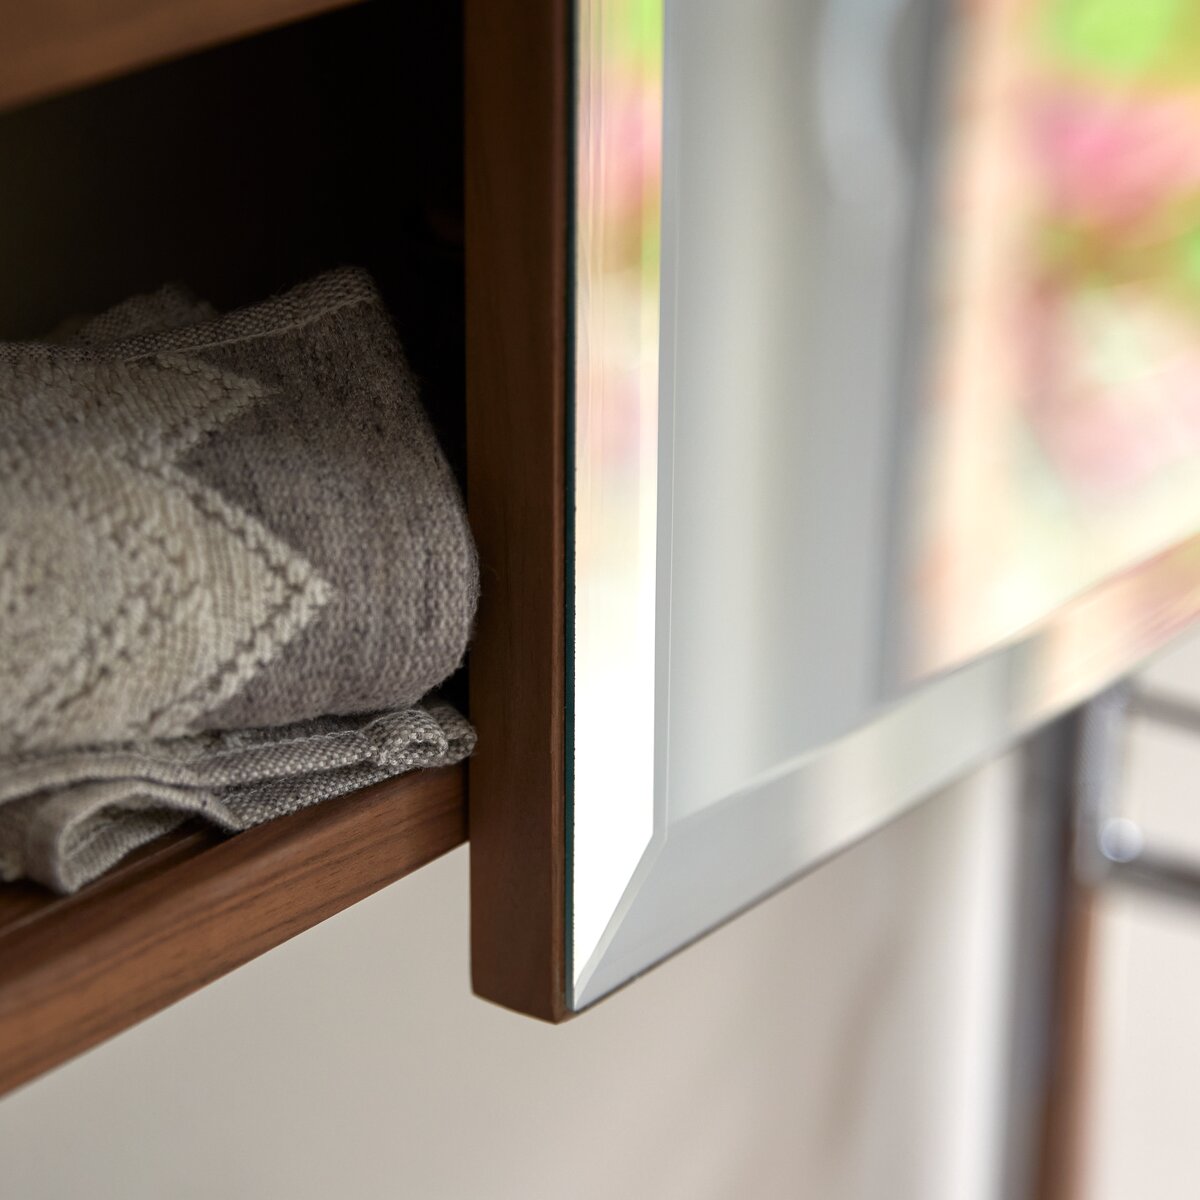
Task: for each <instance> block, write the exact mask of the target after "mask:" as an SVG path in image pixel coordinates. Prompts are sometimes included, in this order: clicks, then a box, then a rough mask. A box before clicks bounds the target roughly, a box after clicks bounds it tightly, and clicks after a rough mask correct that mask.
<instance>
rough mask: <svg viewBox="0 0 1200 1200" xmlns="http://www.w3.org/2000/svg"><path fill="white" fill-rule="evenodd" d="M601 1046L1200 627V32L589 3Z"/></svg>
mask: <svg viewBox="0 0 1200 1200" xmlns="http://www.w3.org/2000/svg"><path fill="white" fill-rule="evenodd" d="M575 34H576V37H575V42H576V64H575V65H576V93H575V97H576V104H575V113H574V116H575V134H574V147H575V159H574V170H575V177H574V191H573V204H574V237H573V262H574V281H573V303H572V305H571V321H572V323H573V335H574V339H573V376H572V380H571V383H570V388H569V403H570V424H569V434H568V440H569V453H570V459H569V463H568V480H569V485H570V489H571V491H570V496H571V502H570V503H569V504H568V510H567V515H568V520H569V522H570V532H569V535H568V547H569V561H568V576H567V578H568V602H567V647H568V664H569V665H568V689H567V694H568V708H569V713H568V724H567V729H568V736H567V778H568V783H567V830H568V846H567V855H568V863H569V873H568V890H567V914H566V925H567V929H568V931H569V933H568V980H567V987H568V1001H569V1004H570V1006H571V1007H573V1008H576V1009H578V1008H582V1007H585V1006H586V1005H588V1004H590V1003H591V1002H593V1001H594V1000H596V999H598V998H600V997H601V996H603V995H605V994H606V993H607V992H609V991H611V990H612V989H613V988H615V987H618V986H620V985H621V984H622V983H624V982H626V981H627V980H628V979H630V978H632V977H633V976H634V975H636V974H637V973H638V972H640V971H642V970H644V969H645V968H647V967H648V966H650V965H652V964H653V963H654V962H656V961H658V960H659V959H661V958H662V957H664V956H666V955H668V954H670V953H671V952H672V951H674V950H675V949H677V948H679V947H680V946H682V945H684V944H686V943H687V942H689V941H691V940H692V939H694V938H695V937H697V936H699V935H700V934H702V933H703V932H705V931H706V930H708V929H710V928H712V927H713V926H714V925H716V924H719V923H720V922H721V921H723V920H725V919H726V918H728V917H729V916H731V915H732V914H734V913H736V912H738V911H739V910H740V909H742V908H744V907H746V906H747V905H749V904H751V903H753V902H754V901H756V900H757V899H759V898H761V897H763V896H765V895H767V894H768V893H770V892H771V891H773V890H774V889H776V888H778V887H780V886H781V885H783V884H784V883H786V882H787V881H788V880H790V879H792V878H794V877H795V876H797V875H798V874H800V873H801V872H803V871H805V870H807V869H809V868H811V867H812V866H814V865H815V864H817V863H819V862H820V861H822V860H823V859H825V858H827V857H828V856H829V855H831V854H833V853H835V852H837V851H838V850H840V849H842V848H844V847H846V846H848V845H850V844H851V843H852V842H854V841H855V840H857V839H859V838H861V837H863V836H865V835H867V834H869V833H870V832H871V831H872V830H874V829H876V828H878V827H879V826H880V825H881V824H882V823H884V822H886V821H888V820H890V819H891V818H893V817H894V816H896V815H897V814H898V813H900V812H901V811H903V810H904V809H905V808H906V807H908V806H910V805H912V804H913V803H915V802H917V801H919V800H920V799H922V798H924V797H925V796H928V795H929V794H930V793H932V792H933V791H935V790H936V789H938V788H939V787H941V786H943V785H945V784H947V783H948V782H950V781H951V780H952V779H953V778H954V777H955V776H957V775H958V774H960V773H962V772H963V771H965V770H967V769H968V768H969V767H970V766H971V765H972V764H974V763H977V762H979V761H980V760H981V759H983V758H984V757H985V756H987V755H989V754H991V753H994V752H995V751H996V750H998V749H999V748H1000V747H1001V746H1003V745H1004V744H1005V743H1006V742H1008V741H1010V740H1012V739H1014V738H1016V737H1018V736H1020V735H1022V734H1024V733H1026V732H1028V731H1029V730H1031V729H1033V728H1034V727H1036V726H1037V725H1039V724H1041V723H1043V722H1045V721H1047V720H1049V719H1050V718H1052V717H1053V716H1055V715H1057V714H1058V713H1060V712H1061V711H1063V710H1064V709H1065V708H1067V707H1069V706H1071V705H1073V704H1075V703H1077V702H1079V701H1081V700H1082V699H1084V698H1086V697H1087V696H1089V695H1091V694H1093V693H1094V692H1096V691H1097V690H1099V689H1100V688H1101V687H1103V686H1105V685H1106V684H1107V683H1109V682H1110V681H1111V680H1112V679H1113V678H1115V677H1117V676H1118V675H1120V674H1122V673H1124V672H1125V671H1127V670H1129V669H1130V668H1131V667H1132V666H1133V665H1134V664H1135V663H1137V662H1138V661H1140V660H1141V659H1143V658H1144V657H1146V656H1147V655H1148V654H1149V653H1151V652H1152V651H1154V650H1155V649H1157V648H1159V647H1160V646H1162V645H1163V644H1165V642H1166V641H1167V640H1169V639H1170V637H1171V636H1172V635H1173V634H1174V633H1176V632H1177V631H1178V630H1180V629H1182V628H1183V627H1185V626H1186V625H1187V624H1189V623H1190V622H1191V621H1192V620H1193V618H1194V617H1195V615H1196V612H1197V607H1198V604H1200V541H1197V539H1196V536H1195V535H1196V532H1197V530H1200V16H1197V15H1196V12H1195V10H1194V8H1193V7H1192V6H1188V5H1182V4H1166V3H1155V4H1146V3H1145V0H1020V2H1017V3H985V4H978V3H973V4H968V3H966V0H814V2H813V3H805V4H798V3H795V0H738V2H737V3H731V2H730V0H578V7H577V24H576V30H575Z"/></svg>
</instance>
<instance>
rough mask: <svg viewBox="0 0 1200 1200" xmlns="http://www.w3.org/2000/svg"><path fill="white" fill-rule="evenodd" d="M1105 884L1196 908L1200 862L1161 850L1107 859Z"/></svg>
mask: <svg viewBox="0 0 1200 1200" xmlns="http://www.w3.org/2000/svg"><path fill="white" fill-rule="evenodd" d="M1105 881H1106V882H1109V883H1115V884H1119V885H1121V886H1123V887H1132V888H1138V889H1140V890H1142V891H1146V892H1153V893H1155V894H1156V895H1160V896H1169V897H1171V898H1173V899H1175V900H1184V901H1186V902H1188V903H1190V904H1195V905H1198V906H1200V862H1198V861H1196V860H1195V859H1189V858H1185V857H1184V856H1182V855H1178V854H1171V853H1169V852H1164V851H1161V850H1155V849H1152V848H1151V849H1147V850H1143V851H1142V852H1141V853H1140V854H1138V855H1137V857H1135V858H1131V859H1126V860H1121V859H1109V860H1108V869H1107V871H1106V873H1105Z"/></svg>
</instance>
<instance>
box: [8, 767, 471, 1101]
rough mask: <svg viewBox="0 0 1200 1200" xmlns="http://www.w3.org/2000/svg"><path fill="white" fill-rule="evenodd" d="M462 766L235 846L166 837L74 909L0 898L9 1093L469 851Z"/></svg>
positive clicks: (206, 838)
mask: <svg viewBox="0 0 1200 1200" xmlns="http://www.w3.org/2000/svg"><path fill="white" fill-rule="evenodd" d="M464 777H465V776H464V771H463V768H462V767H461V766H456V767H444V768H440V769H438V770H431V771H419V772H414V773H413V774H410V775H405V776H402V777H400V778H399V779H394V780H389V781H387V782H385V783H381V784H377V785H376V786H374V787H371V788H366V789H364V790H363V791H361V792H356V793H354V794H353V795H350V796H344V797H342V798H340V799H337V800H330V801H326V802H325V803H323V804H318V805H315V806H313V807H312V808H308V809H304V810H303V811H301V812H298V813H294V814H293V815H291V816H288V817H282V818H280V819H279V820H276V821H271V822H269V823H268V824H266V825H261V826H259V827H258V828H257V829H252V830H249V831H248V832H246V833H242V834H239V835H237V836H236V837H232V838H229V839H226V840H220V839H218V838H217V837H216V836H215V835H214V834H212V833H211V832H208V831H206V830H200V829H189V830H184V831H181V832H179V833H177V834H174V835H172V836H170V837H167V838H162V839H160V840H159V841H157V842H155V843H153V844H152V845H151V846H148V847H146V848H145V849H144V850H143V851H141V852H140V853H138V854H137V855H134V856H132V857H131V858H130V859H128V860H127V861H126V862H125V863H124V864H122V865H121V866H120V867H117V868H116V869H114V870H113V871H110V872H109V873H108V874H107V875H105V876H104V877H103V878H101V879H99V880H97V881H96V882H95V883H94V884H92V885H91V886H89V887H87V888H85V889H83V890H82V891H81V892H78V893H77V894H76V895H74V896H68V897H57V896H52V895H50V894H49V893H48V892H45V891H42V890H41V889H39V888H35V887H32V886H25V885H8V886H3V887H0V1094H2V1093H4V1092H6V1091H9V1090H10V1089H12V1088H14V1087H16V1086H18V1085H19V1084H21V1083H24V1082H26V1081H27V1080H30V1079H32V1078H34V1077H35V1076H36V1075H40V1074H41V1073H42V1072H44V1071H47V1070H49V1069H50V1068H51V1067H54V1066H56V1065H58V1064H59V1063H61V1062H63V1061H65V1060H66V1059H68V1058H71V1057H73V1056H74V1055H76V1054H79V1053H80V1052H81V1051H83V1050H86V1049H88V1048H89V1047H91V1046H94V1045H96V1043H98V1042H101V1041H103V1040H105V1039H106V1038H109V1037H111V1036H112V1035H113V1034H116V1033H119V1032H120V1031H121V1030H123V1029H126V1028H128V1027H129V1026H130V1025H133V1024H135V1023H136V1022H138V1021H140V1020H142V1019H144V1018H145V1017H148V1016H150V1015H151V1014H153V1013H155V1012H158V1011H159V1010H160V1009H162V1008H165V1007H166V1006H167V1005H168V1004H171V1003H173V1002H174V1001H176V1000H179V999H181V998H182V997H184V996H186V995H188V994H189V993H191V992H194V991H196V990H197V989H198V988H200V987H203V986H204V985H205V984H206V983H210V982H212V980H214V979H216V978H218V977H219V976H221V975H224V974H226V973H227V972H228V971H231V970H233V969H234V968H235V967H238V966H241V965H242V964H243V963H246V962H249V961H250V959H252V958H256V957H257V956H258V955H260V954H262V953H264V952H265V951H267V950H270V949H271V948H272V947H274V946H277V945H279V944H280V943H281V942H284V941H286V940H287V939H288V938H291V937H294V936H295V935H296V934H298V933H301V932H303V931H304V930H305V929H308V928H310V927H311V926H313V925H316V924H317V923H318V922H320V921H323V920H325V918H326V917H331V916H333V914H334V913H336V912H339V911H341V910H342V909H343V908H347V907H348V906H349V905H351V904H354V903H356V902H357V901H359V900H362V899H364V898H365V897H366V896H369V895H370V894H371V893H372V892H375V891H378V890H379V889H380V888H382V887H384V886H386V885H387V884H389V883H392V882H394V881H395V880H397V879H400V878H401V877H402V876H404V875H407V874H408V873H409V872H411V871H414V870H416V869H417V868H418V867H421V866H424V865H425V864H426V863H428V862H430V861H432V860H433V859H435V858H437V857H439V856H440V855H442V854H445V853H446V852H447V851H448V850H452V849H453V848H454V847H455V846H457V845H459V844H461V843H462V842H463V841H465V840H466V836H467V821H466V799H465V792H464Z"/></svg>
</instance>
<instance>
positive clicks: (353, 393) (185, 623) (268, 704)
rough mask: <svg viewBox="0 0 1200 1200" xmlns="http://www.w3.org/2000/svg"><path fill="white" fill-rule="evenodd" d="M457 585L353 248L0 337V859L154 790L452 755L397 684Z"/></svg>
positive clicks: (303, 787)
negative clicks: (219, 300) (222, 287)
mask: <svg viewBox="0 0 1200 1200" xmlns="http://www.w3.org/2000/svg"><path fill="white" fill-rule="evenodd" d="M197 321H198V322H199V323H196V322H197ZM189 322H192V323H190V324H189ZM477 589H478V580H477V567H476V559H475V552H474V548H473V545H472V542H471V538H470V534H469V531H468V529H467V524H466V519H465V515H464V513H463V509H462V504H461V500H460V498H459V495H458V491H457V488H456V486H455V483H454V480H453V477H452V475H451V473H450V471H449V469H448V467H447V465H446V463H445V461H444V459H443V458H442V456H441V453H440V451H439V449H438V446H437V443H436V441H435V439H434V437H433V434H432V431H431V430H430V428H429V425H428V422H427V420H426V418H425V415H424V413H423V411H422V410H421V407H420V404H419V401H418V398H417V389H416V384H415V382H414V380H413V378H412V376H411V373H410V372H409V370H408V367H407V365H406V363H405V361H404V358H403V355H402V352H401V350H400V347H399V345H398V343H397V341H396V338H395V335H394V333H393V331H392V329H391V325H390V322H389V320H388V318H387V315H386V313H385V312H384V310H383V308H382V305H381V303H380V301H379V298H378V296H377V294H376V292H375V289H374V287H373V286H372V285H371V283H370V281H369V279H368V278H367V277H366V276H365V275H363V274H362V273H361V272H357V271H338V272H333V273H331V274H329V275H325V276H322V277H320V278H319V279H317V280H315V281H313V282H312V283H310V284H307V285H305V286H303V287H300V288H297V289H295V290H294V291H292V292H290V293H288V294H286V295H284V296H282V297H278V298H276V299H274V300H270V301H268V302H266V303H265V304H261V305H258V306H255V307H253V308H250V309H246V310H243V311H241V312H238V313H233V314H230V315H228V316H224V317H213V316H212V310H211V309H210V308H209V307H208V306H206V305H204V304H203V302H201V301H198V300H197V299H196V298H195V297H193V296H191V295H190V293H186V292H183V291H182V290H180V289H172V288H168V289H163V291H161V292H159V293H156V294H155V295H154V296H151V297H140V298H135V299H134V300H131V301H128V302H126V303H125V304H123V305H120V306H118V308H116V309H114V310H112V311H111V312H110V313H107V314H104V315H103V316H102V317H99V318H95V319H93V320H91V321H89V322H87V323H85V324H84V325H83V326H82V327H79V328H77V329H76V330H74V331H73V333H72V334H71V335H70V337H69V339H68V340H67V341H65V342H60V343H58V344H51V343H24V344H9V345H4V346H0V678H3V679H4V681H5V688H4V689H3V690H0V805H2V807H0V874H3V875H4V876H5V877H13V876H15V875H19V874H27V875H30V876H32V877H34V878H37V879H40V880H42V881H43V882H45V883H48V884H49V885H50V886H53V887H57V888H59V889H65V890H69V889H72V888H74V887H77V886H78V885H79V884H80V883H82V882H84V881H86V879H88V878H91V877H92V876H94V875H95V874H96V873H98V872H99V871H101V870H103V869H104V868H105V867H107V866H108V865H110V864H111V863H112V862H113V861H115V860H116V858H118V857H120V855H121V854H122V853H124V852H126V851H127V850H129V849H131V848H132V847H133V846H134V845H137V844H139V843H140V842H142V841H145V840H146V839H147V838H148V837H151V836H154V834H155V833H157V832H159V831H160V830H161V829H162V828H163V827H164V826H169V825H170V824H171V823H173V822H177V821H178V820H180V819H182V818H181V816H180V814H188V813H195V812H199V813H201V814H203V815H206V816H208V817H209V818H210V819H212V820H214V821H216V822H217V823H218V824H220V825H222V826H223V827H224V828H230V829H233V828H242V827H244V826H245V825H246V824H252V823H254V822H255V821H257V820H262V819H265V817H266V816H270V815H276V814H277V813H278V812H279V811H283V810H284V809H285V808H296V807H300V806H301V805H303V804H306V803H311V802H312V801H313V800H316V799H320V798H323V797H324V796H328V795H331V794H337V793H339V792H344V791H346V790H348V789H349V788H351V787H357V786H362V785H363V784H365V783H367V782H373V781H374V780H377V779H379V778H383V777H385V776H386V775H388V774H394V773H396V772H397V771H398V770H401V769H408V768H407V766H406V765H405V763H408V765H409V766H411V765H416V763H417V761H418V760H419V762H420V763H422V764H425V765H435V764H436V763H439V762H452V761H457V760H458V759H459V758H461V757H463V756H464V755H465V754H466V753H469V751H470V748H471V744H472V740H473V735H472V734H471V732H470V729H469V726H467V725H466V724H465V722H463V721H462V719H461V718H460V717H457V715H456V714H454V713H453V711H452V710H450V709H449V708H448V707H447V706H444V705H441V706H436V707H429V708H422V709H413V710H412V711H410V712H404V711H403V710H405V709H410V707H411V706H412V705H414V704H415V702H416V701H417V700H418V699H419V698H420V697H421V696H423V695H424V694H425V693H426V692H427V691H428V690H429V689H430V688H431V687H433V686H435V685H436V684H437V683H439V682H441V681H442V680H443V679H444V678H445V677H446V676H448V675H449V674H451V673H452V672H453V670H454V669H455V668H456V666H457V665H458V663H459V662H460V661H461V658H462V655H463V652H464V650H465V647H466V641H467V637H468V633H469V629H470V623H471V619H472V616H473V613H474V607H475V600H476V596H477ZM381 710H392V711H388V712H382V711H381ZM395 710H401V711H399V712H397V711H395ZM362 714H367V715H366V716H363V715H362ZM351 715H353V719H352V720H349V721H347V722H343V723H342V724H340V725H336V726H331V725H329V723H328V720H327V719H325V718H332V717H347V716H351ZM316 718H322V720H317V721H316V723H313V722H314V719H316ZM279 727H283V728H279ZM271 728H274V732H269V729H271ZM245 729H253V730H257V731H258V732H256V733H254V734H245V733H240V734H229V735H227V736H226V738H225V739H224V740H222V739H221V738H220V737H216V736H214V731H223V730H225V731H228V730H245ZM333 735H336V737H334V741H333V742H332V743H331V741H330V738H331V736H333ZM247 738H249V742H246V741H245V739H247ZM239 739H242V740H240V741H239ZM250 744H253V745H254V746H255V748H256V750H255V753H254V754H253V755H249V756H247V755H246V754H242V753H239V754H238V755H234V756H231V755H230V751H231V749H232V748H234V747H238V748H239V750H240V749H241V748H242V747H243V746H244V745H250ZM405 744H409V745H411V746H412V747H415V748H416V749H414V750H413V755H415V758H413V759H412V761H411V762H410V761H409V759H408V758H406V757H405V753H406V752H405V751H404V750H403V746H404V745H405ZM331 745H336V747H337V750H336V752H334V751H331V749H330V747H331ZM283 746H287V747H288V756H287V760H286V761H287V763H288V764H289V765H288V766H287V767H286V768H284V767H283V766H281V765H280V764H281V763H282V762H283V761H284V760H283V759H281V758H280V757H279V755H278V754H272V753H268V751H273V750H276V749H279V748H281V747H283ZM349 747H353V749H352V750H351V749H348V748H349ZM381 747H382V748H381ZM331 754H332V755H333V756H332V757H330V755H331ZM212 756H217V757H216V758H213V757H212ZM410 757H411V756H410ZM182 762H186V763H187V764H189V771H190V772H191V774H190V775H189V776H188V779H187V780H186V781H183V782H181V781H180V779H179V778H178V776H177V771H178V768H179V765H180V763H182ZM218 762H219V763H221V764H223V765H222V766H221V768H220V769H219V770H217V769H216V765H215V764H216V763H218ZM268 762H269V763H271V764H273V765H271V766H270V767H269V768H268V767H267V766H266V765H265V764H267V763H268ZM115 763H122V764H125V767H124V768H123V771H124V773H122V771H117V770H116V769H115V768H114V766H113V764H115ZM231 763H237V764H239V766H238V769H237V771H235V772H234V773H233V774H228V771H229V770H230V769H231V767H230V764H231ZM162 764H169V769H168V766H163V765H162ZM210 764H211V766H210ZM11 781H15V782H11ZM289 797H290V799H288V798H289ZM281 806H282V807H281ZM122 814H124V815H122Z"/></svg>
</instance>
